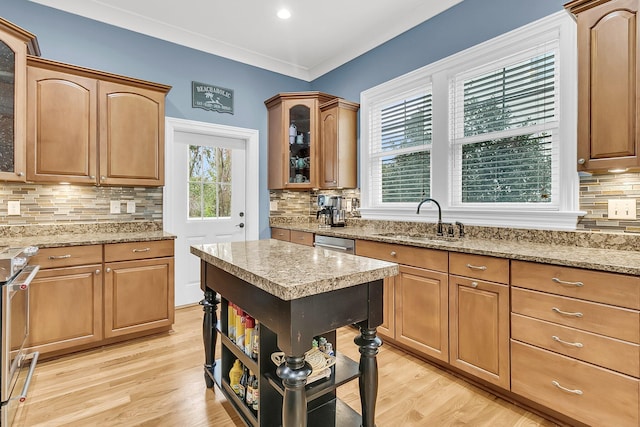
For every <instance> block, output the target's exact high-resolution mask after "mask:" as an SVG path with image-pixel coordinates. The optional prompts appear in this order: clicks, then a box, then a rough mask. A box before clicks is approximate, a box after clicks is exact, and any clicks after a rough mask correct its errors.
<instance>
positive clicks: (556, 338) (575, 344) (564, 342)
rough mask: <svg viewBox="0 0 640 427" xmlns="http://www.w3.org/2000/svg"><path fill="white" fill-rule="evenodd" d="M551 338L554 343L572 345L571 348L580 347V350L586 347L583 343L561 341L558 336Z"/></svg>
mask: <svg viewBox="0 0 640 427" xmlns="http://www.w3.org/2000/svg"><path fill="white" fill-rule="evenodd" d="M551 338H552V339H553V340H554V341H557V342H559V343H561V344H566V345H571V346H573V347H578V348H582V347H584V345H583V344H582V343H581V342H568V341H564V340H561V339H560V338H558V337H557V336H555V335H553V336H552V337H551Z"/></svg>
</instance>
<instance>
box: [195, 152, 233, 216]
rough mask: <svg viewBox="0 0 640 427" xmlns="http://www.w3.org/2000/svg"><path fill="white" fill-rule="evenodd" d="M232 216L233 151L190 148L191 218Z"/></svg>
mask: <svg viewBox="0 0 640 427" xmlns="http://www.w3.org/2000/svg"><path fill="white" fill-rule="evenodd" d="M229 216H231V150H230V149H228V148H220V147H208V146H202V145H190V146H189V219H205V218H220V217H229Z"/></svg>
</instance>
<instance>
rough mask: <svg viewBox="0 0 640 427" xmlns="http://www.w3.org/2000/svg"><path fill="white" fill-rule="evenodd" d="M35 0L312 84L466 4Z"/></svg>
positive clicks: (437, 0) (428, 0)
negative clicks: (283, 13)
mask: <svg viewBox="0 0 640 427" xmlns="http://www.w3.org/2000/svg"><path fill="white" fill-rule="evenodd" d="M31 1H33V2H34V3H40V4H43V5H46V6H50V7H53V8H56V9H60V10H63V11H66V12H70V13H73V14H77V15H81V16H84V17H87V18H91V19H94V20H96V21H101V22H105V23H108V24H112V25H115V26H118V27H122V28H127V29H129V30H133V31H136V32H139V33H142V34H147V35H150V36H153V37H156V38H159V39H163V40H168V41H171V42H174V43H177V44H181V45H184V46H189V47H192V48H195V49H198V50H201V51H204V52H208V53H212V54H215V55H219V56H223V57H226V58H229V59H233V60H236V61H239V62H243V63H246V64H250V65H254V66H257V67H260V68H264V69H267V70H271V71H275V72H277V73H281V74H285V75H289V76H292V77H296V78H299V79H303V80H307V81H311V80H313V79H315V78H317V77H319V76H321V75H323V74H325V73H327V72H329V71H331V70H333V69H334V68H337V67H339V66H340V65H342V64H344V63H346V62H348V61H350V60H351V59H353V58H355V57H357V56H359V55H361V54H363V53H365V52H367V51H368V50H371V49H372V48H374V47H376V46H379V45H380V44H382V43H384V42H386V41H387V40H390V39H392V38H393V37H395V36H397V35H399V34H401V33H403V32H405V31H406V30H408V29H410V28H412V27H414V26H416V25H418V24H420V23H421V22H424V21H426V20H427V19H429V18H431V17H432V16H434V15H437V14H438V13H440V12H442V11H444V10H446V9H448V8H450V7H451V6H453V5H455V4H457V3H460V2H461V1H462V0H324V1H310V0H306V1H304V0H224V1H223V0H178V1H175V0H160V1H158V0H31ZM282 7H286V8H288V9H289V10H290V11H291V14H292V16H291V18H290V19H288V20H286V21H284V20H281V19H280V18H278V17H277V16H276V12H277V11H278V10H279V9H280V8H282Z"/></svg>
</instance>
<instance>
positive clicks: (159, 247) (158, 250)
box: [104, 240, 173, 262]
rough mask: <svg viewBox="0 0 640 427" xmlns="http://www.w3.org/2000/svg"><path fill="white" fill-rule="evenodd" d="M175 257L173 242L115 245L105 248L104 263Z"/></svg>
mask: <svg viewBox="0 0 640 427" xmlns="http://www.w3.org/2000/svg"><path fill="white" fill-rule="evenodd" d="M170 256H173V240H155V241H150V242H130V243H113V244H109V245H105V246H104V262H113V261H130V260H136V259H145V258H161V257H170Z"/></svg>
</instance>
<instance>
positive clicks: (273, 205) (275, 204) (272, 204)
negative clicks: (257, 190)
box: [269, 200, 278, 211]
mask: <svg viewBox="0 0 640 427" xmlns="http://www.w3.org/2000/svg"><path fill="white" fill-rule="evenodd" d="M269 210H270V211H277V210H278V201H277V200H271V201H270V202H269Z"/></svg>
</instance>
